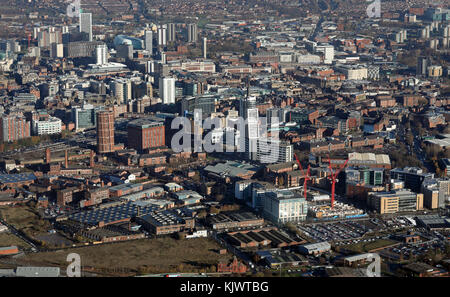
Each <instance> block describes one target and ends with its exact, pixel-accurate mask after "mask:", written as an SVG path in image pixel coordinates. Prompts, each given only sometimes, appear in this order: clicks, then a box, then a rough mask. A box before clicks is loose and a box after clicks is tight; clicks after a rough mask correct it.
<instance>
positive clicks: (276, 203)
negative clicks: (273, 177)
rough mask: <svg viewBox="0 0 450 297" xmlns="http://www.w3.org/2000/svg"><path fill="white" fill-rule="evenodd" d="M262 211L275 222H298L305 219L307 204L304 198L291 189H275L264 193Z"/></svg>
mask: <svg viewBox="0 0 450 297" xmlns="http://www.w3.org/2000/svg"><path fill="white" fill-rule="evenodd" d="M263 213H264V216H265V217H266V218H267V219H268V220H270V221H272V222H273V223H275V224H284V223H287V222H300V221H304V220H305V219H306V216H307V214H308V205H307V202H306V200H305V198H303V197H302V196H300V195H299V194H296V193H294V192H293V191H291V190H275V191H270V192H266V193H265V194H264V210H263Z"/></svg>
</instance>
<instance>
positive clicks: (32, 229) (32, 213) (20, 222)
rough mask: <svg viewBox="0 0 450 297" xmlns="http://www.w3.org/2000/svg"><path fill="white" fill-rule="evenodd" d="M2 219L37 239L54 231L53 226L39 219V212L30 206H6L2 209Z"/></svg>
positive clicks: (0, 210)
mask: <svg viewBox="0 0 450 297" xmlns="http://www.w3.org/2000/svg"><path fill="white" fill-rule="evenodd" d="M0 215H1V217H2V218H3V219H4V220H5V221H6V222H7V223H8V224H11V225H13V226H14V227H15V228H16V229H17V230H20V231H22V232H23V233H25V234H26V235H27V236H29V237H31V238H33V239H36V237H37V236H39V235H43V234H47V231H48V230H49V229H52V226H51V224H50V223H49V222H48V221H46V220H44V219H41V218H40V217H39V214H38V213H37V211H36V210H35V209H34V208H33V207H31V206H29V205H20V206H15V207H12V206H6V207H1V208H0Z"/></svg>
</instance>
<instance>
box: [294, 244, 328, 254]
mask: <svg viewBox="0 0 450 297" xmlns="http://www.w3.org/2000/svg"><path fill="white" fill-rule="evenodd" d="M298 249H299V251H300V252H301V253H302V254H305V255H318V254H322V253H326V252H328V251H330V250H331V245H330V244H329V243H328V242H326V241H323V242H317V243H309V244H304V245H301V246H299V247H298Z"/></svg>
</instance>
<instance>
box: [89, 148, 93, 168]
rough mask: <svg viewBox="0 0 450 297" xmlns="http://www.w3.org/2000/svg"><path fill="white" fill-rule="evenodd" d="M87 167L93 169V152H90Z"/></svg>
mask: <svg viewBox="0 0 450 297" xmlns="http://www.w3.org/2000/svg"><path fill="white" fill-rule="evenodd" d="M89 166H90V167H91V168H94V151H93V150H91V155H90V158H89Z"/></svg>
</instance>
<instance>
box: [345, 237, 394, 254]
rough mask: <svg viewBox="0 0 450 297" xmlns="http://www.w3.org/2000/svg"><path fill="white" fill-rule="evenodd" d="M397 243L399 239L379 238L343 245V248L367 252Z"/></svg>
mask: <svg viewBox="0 0 450 297" xmlns="http://www.w3.org/2000/svg"><path fill="white" fill-rule="evenodd" d="M395 243H397V241H394V240H389V239H378V240H375V241H372V242H358V243H355V244H349V245H344V246H342V248H343V249H347V250H350V251H354V252H357V253H366V252H369V251H371V250H373V249H378V248H382V247H386V246H389V245H392V244H395Z"/></svg>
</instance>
